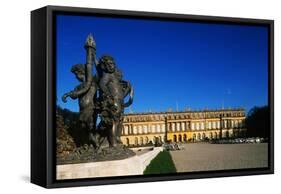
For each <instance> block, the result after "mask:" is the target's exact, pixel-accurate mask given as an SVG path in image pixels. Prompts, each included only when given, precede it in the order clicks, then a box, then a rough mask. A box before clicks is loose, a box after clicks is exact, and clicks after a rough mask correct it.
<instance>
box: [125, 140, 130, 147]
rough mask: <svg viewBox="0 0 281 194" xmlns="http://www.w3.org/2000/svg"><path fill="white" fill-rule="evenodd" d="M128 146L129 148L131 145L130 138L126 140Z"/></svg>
mask: <svg viewBox="0 0 281 194" xmlns="http://www.w3.org/2000/svg"><path fill="white" fill-rule="evenodd" d="M126 145H127V146H128V145H130V140H129V138H126Z"/></svg>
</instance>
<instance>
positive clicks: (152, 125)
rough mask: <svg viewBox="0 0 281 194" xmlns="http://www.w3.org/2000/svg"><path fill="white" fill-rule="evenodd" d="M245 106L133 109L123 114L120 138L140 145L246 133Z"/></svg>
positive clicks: (190, 140) (238, 135) (200, 139)
mask: <svg viewBox="0 0 281 194" xmlns="http://www.w3.org/2000/svg"><path fill="white" fill-rule="evenodd" d="M245 132H246V129H245V110H244V109H220V110H199V111H182V112H158V113H157V112H153V113H152V112H149V113H134V114H126V115H125V116H124V123H123V130H122V135H121V140H122V142H123V144H125V145H134V146H141V145H145V144H148V143H152V144H154V143H155V142H156V141H159V142H167V141H169V142H198V141H204V140H208V139H220V138H231V137H243V136H244V135H245Z"/></svg>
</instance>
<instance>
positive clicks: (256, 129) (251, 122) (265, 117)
mask: <svg viewBox="0 0 281 194" xmlns="http://www.w3.org/2000/svg"><path fill="white" fill-rule="evenodd" d="M245 125H246V128H247V136H248V137H264V138H268V134H269V108H268V106H263V107H253V108H252V109H251V110H250V111H249V113H248V115H247V118H246V121H245Z"/></svg>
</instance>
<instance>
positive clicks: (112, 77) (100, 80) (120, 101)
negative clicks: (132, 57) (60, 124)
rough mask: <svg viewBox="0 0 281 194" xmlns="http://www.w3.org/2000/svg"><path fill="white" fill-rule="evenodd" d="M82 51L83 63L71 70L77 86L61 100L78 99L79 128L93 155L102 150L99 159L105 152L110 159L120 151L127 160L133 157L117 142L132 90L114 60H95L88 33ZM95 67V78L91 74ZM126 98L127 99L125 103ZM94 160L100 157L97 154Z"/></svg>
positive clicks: (94, 47)
mask: <svg viewBox="0 0 281 194" xmlns="http://www.w3.org/2000/svg"><path fill="white" fill-rule="evenodd" d="M84 48H85V49H86V64H76V65H73V66H72V68H71V72H72V73H73V74H74V75H75V76H76V78H77V79H78V81H79V82H80V84H79V85H78V86H76V87H75V88H74V90H72V91H70V92H67V93H65V94H64V95H63V96H62V101H63V102H67V101H66V100H67V98H68V97H70V98H72V99H78V101H79V120H80V124H81V128H84V129H86V130H87V131H88V134H89V140H90V146H92V145H93V149H94V151H95V152H99V151H101V150H102V152H103V156H102V157H104V155H105V154H104V152H107V153H108V154H109V155H112V156H113V158H114V156H115V155H114V154H115V153H117V152H118V154H117V155H118V157H120V156H122V153H123V152H124V154H123V155H124V156H126V157H128V156H129V155H133V153H132V151H130V150H128V149H127V148H126V149H125V148H124V146H123V145H122V142H121V139H120V136H121V132H122V129H123V115H124V108H126V107H128V106H130V105H131V104H132V102H133V95H134V91H133V88H132V86H131V84H130V82H128V81H125V80H123V75H122V72H121V71H120V70H119V69H118V68H117V66H116V63H115V60H114V59H113V57H111V56H109V55H104V56H102V57H101V58H100V59H99V60H98V59H97V58H96V43H95V41H94V38H93V36H92V35H91V34H90V35H89V36H88V38H87V40H86V44H85V46H84ZM94 64H95V69H96V75H93V65H94ZM127 96H129V99H128V101H127V102H124V99H125V98H126V97H127ZM98 117H99V118H100V119H99V120H100V121H99V123H97V120H98V119H97V118H98ZM85 144H87V142H85ZM87 148H88V147H87ZM112 150H113V151H112ZM96 157H101V156H99V155H98V154H96ZM109 158H110V157H109Z"/></svg>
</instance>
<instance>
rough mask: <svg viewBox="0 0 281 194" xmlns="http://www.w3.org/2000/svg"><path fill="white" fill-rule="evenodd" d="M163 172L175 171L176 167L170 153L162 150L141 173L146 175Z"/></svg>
mask: <svg viewBox="0 0 281 194" xmlns="http://www.w3.org/2000/svg"><path fill="white" fill-rule="evenodd" d="M165 173H176V167H175V165H174V162H173V160H172V158H171V155H170V153H169V152H167V151H162V152H160V153H159V154H158V155H157V156H156V157H155V158H154V159H153V160H152V161H151V162H150V164H149V165H148V166H147V167H146V169H145V170H144V172H143V174H144V175H147V174H165Z"/></svg>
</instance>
